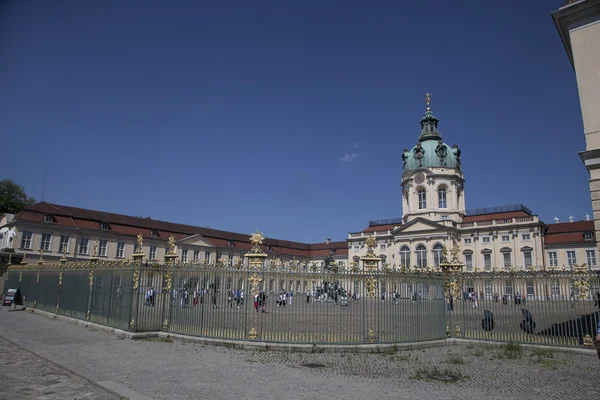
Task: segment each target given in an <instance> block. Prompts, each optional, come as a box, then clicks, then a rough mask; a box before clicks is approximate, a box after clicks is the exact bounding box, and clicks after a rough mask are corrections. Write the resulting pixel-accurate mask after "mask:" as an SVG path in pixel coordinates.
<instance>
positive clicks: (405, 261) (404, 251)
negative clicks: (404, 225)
mask: <svg viewBox="0 0 600 400" xmlns="http://www.w3.org/2000/svg"><path fill="white" fill-rule="evenodd" d="M400 265H402V266H403V267H410V249H409V248H408V246H402V247H401V248H400Z"/></svg>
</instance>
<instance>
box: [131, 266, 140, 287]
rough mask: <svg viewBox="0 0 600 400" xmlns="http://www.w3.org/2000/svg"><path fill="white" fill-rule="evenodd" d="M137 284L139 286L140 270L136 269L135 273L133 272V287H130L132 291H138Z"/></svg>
mask: <svg viewBox="0 0 600 400" xmlns="http://www.w3.org/2000/svg"><path fill="white" fill-rule="evenodd" d="M139 284H140V270H139V269H136V270H135V271H133V286H132V289H133V290H134V291H136V290H137V289H138V286H139Z"/></svg>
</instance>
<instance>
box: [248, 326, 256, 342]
mask: <svg viewBox="0 0 600 400" xmlns="http://www.w3.org/2000/svg"><path fill="white" fill-rule="evenodd" d="M257 337H258V334H257V332H256V329H254V328H250V330H249V331H248V339H250V340H256V338H257Z"/></svg>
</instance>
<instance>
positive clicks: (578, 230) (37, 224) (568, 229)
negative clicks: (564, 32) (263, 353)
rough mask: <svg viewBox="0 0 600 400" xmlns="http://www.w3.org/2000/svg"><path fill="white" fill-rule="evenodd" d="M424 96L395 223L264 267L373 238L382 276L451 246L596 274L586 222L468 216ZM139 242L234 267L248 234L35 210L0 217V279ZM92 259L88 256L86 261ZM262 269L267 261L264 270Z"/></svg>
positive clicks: (344, 261)
mask: <svg viewBox="0 0 600 400" xmlns="http://www.w3.org/2000/svg"><path fill="white" fill-rule="evenodd" d="M438 123H439V120H438V119H437V118H436V117H435V116H434V115H433V113H432V111H431V108H430V102H429V96H427V110H426V112H425V115H424V116H423V118H421V121H420V124H421V134H420V136H419V137H418V140H417V143H416V145H415V146H414V147H412V149H410V150H408V149H405V150H404V151H403V153H402V161H403V175H402V182H401V184H402V208H403V214H402V217H401V218H396V219H390V220H383V221H371V222H369V224H368V227H367V228H365V229H363V230H362V231H359V232H353V233H349V234H348V237H347V239H346V240H345V241H331V240H329V239H327V240H326V241H325V242H322V243H312V244H308V243H299V242H293V241H288V240H282V239H273V238H270V239H269V238H268V239H266V240H265V241H264V243H263V244H264V249H265V252H266V253H267V255H268V259H270V260H276V262H277V263H279V264H281V265H282V266H286V265H290V263H294V262H295V263H297V264H298V265H299V266H300V267H301V268H305V269H306V268H308V267H309V266H311V267H313V269H314V267H319V266H321V265H322V264H323V261H324V258H325V257H327V256H333V257H334V259H335V261H337V263H338V265H339V266H340V267H342V268H344V267H349V266H350V265H356V264H354V263H359V264H360V258H361V257H362V256H364V255H365V254H366V252H367V246H366V245H365V240H366V239H367V238H368V237H371V236H372V237H374V238H375V239H376V245H375V248H374V249H375V254H376V255H378V256H379V257H380V258H381V263H380V267H381V268H401V267H403V268H405V269H406V268H410V269H415V268H431V267H434V268H436V267H438V266H439V265H440V263H441V262H442V257H443V251H444V247H445V248H450V247H453V246H454V245H455V244H457V245H458V246H459V247H460V248H461V257H462V259H461V261H463V262H464V265H465V271H491V270H511V269H516V270H522V269H538V270H539V269H545V268H558V269H563V268H564V269H571V268H572V267H573V266H574V265H575V264H579V265H580V264H583V263H586V264H587V265H588V266H589V267H590V268H592V269H597V268H598V263H597V255H596V233H595V230H594V222H593V221H579V222H566V223H553V224H548V225H546V224H544V223H543V222H542V221H540V220H539V218H538V216H537V215H535V214H533V213H532V211H531V210H530V209H528V208H527V207H525V206H523V205H513V206H507V207H493V208H484V209H477V210H467V209H466V207H465V205H466V190H465V181H466V180H465V176H464V174H463V171H462V169H461V157H462V155H461V151H460V149H459V147H458V146H457V145H453V146H449V145H447V144H446V143H444V141H443V139H442V136H441V134H440V132H439V130H438ZM140 233H141V234H142V235H143V237H144V248H143V249H142V250H143V252H144V254H145V255H146V259H147V261H148V262H150V263H153V262H160V261H162V260H164V256H165V254H166V251H167V241H168V239H169V237H170V236H173V237H174V238H175V240H176V252H177V256H178V259H179V262H183V263H201V262H205V263H216V262H220V263H222V264H224V265H234V264H235V263H239V262H240V260H242V262H243V259H244V254H245V253H246V252H248V250H250V248H251V247H252V244H251V243H250V239H249V238H250V234H247V233H246V234H240V233H234V232H226V231H220V230H216V229H210V228H205V227H198V226H192V225H185V224H178V223H172V222H165V221H159V220H154V219H151V218H139V217H131V216H126V215H119V214H113V213H108V212H102V211H94V210H88V209H83V208H77V207H72V206H65V205H58V204H51V203H47V202H41V203H37V204H34V205H32V206H30V207H27V208H26V209H25V210H24V211H22V212H21V213H19V214H16V215H10V214H5V215H2V216H1V218H0V235H1V237H0V254H1V256H2V258H1V260H2V263H1V264H0V273H3V272H4V271H5V270H6V263H7V261H8V256H9V255H10V256H11V258H12V260H11V261H12V262H13V263H17V262H20V261H21V259H22V258H23V256H25V257H26V259H27V261H28V262H33V261H35V260H37V259H38V258H39V257H40V253H41V254H42V257H43V259H44V261H48V262H53V261H58V260H59V259H60V258H61V257H63V256H66V258H67V259H68V260H69V261H81V260H86V259H89V258H90V257H91V256H92V255H96V256H97V257H99V258H104V259H129V258H131V256H132V255H133V254H134V252H135V251H136V236H137V235H138V234H140ZM94 252H95V254H93V253H94ZM269 262H270V261H269Z"/></svg>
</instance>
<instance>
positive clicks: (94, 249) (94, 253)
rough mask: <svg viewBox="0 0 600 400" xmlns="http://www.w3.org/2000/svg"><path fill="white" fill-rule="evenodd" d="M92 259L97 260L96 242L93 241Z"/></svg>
mask: <svg viewBox="0 0 600 400" xmlns="http://www.w3.org/2000/svg"><path fill="white" fill-rule="evenodd" d="M91 258H92V259H94V258H96V259H97V258H98V241H97V240H94V244H92V257H91Z"/></svg>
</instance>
